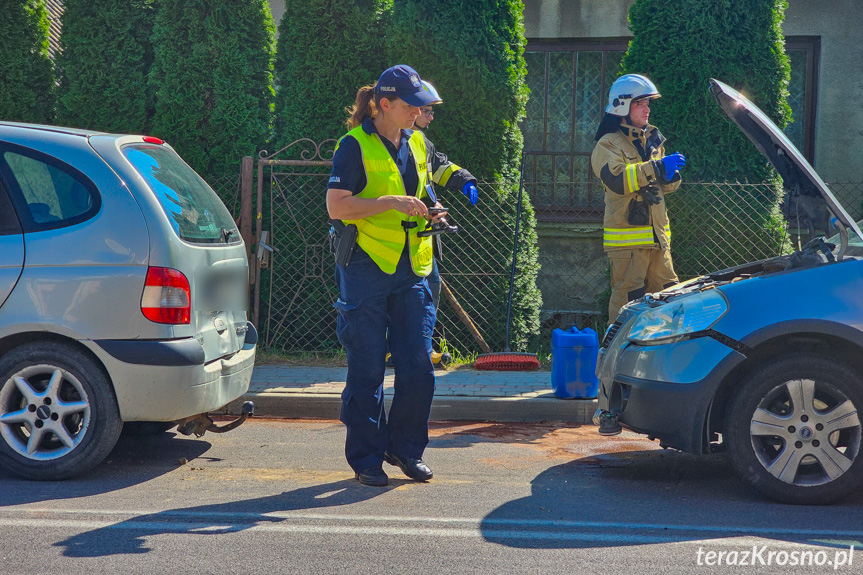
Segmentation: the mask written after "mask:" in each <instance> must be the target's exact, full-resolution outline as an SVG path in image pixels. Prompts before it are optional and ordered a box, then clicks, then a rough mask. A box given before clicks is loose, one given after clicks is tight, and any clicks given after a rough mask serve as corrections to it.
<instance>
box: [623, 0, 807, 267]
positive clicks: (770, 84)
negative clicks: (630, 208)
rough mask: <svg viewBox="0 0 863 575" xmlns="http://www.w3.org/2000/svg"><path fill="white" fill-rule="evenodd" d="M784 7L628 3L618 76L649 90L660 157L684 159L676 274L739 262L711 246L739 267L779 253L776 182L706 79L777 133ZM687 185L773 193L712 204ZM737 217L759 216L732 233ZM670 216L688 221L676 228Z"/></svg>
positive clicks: (675, 199)
mask: <svg viewBox="0 0 863 575" xmlns="http://www.w3.org/2000/svg"><path fill="white" fill-rule="evenodd" d="M786 6H787V2H786V0H726V1H725V2H716V1H715V0H688V1H687V2H679V1H677V0H636V2H635V3H634V4H633V5H632V7H631V8H630V12H629V21H630V27H631V29H632V33H633V40H632V41H631V42H630V45H629V51H628V52H627V53H626V56H625V57H624V59H623V68H624V71H625V72H627V73H639V74H645V75H646V76H648V77H649V78H650V79H651V80H653V81H654V82H655V83H656V85H657V87H658V88H659V91H660V92H661V93H662V99H661V100H658V101H657V102H656V103H655V104H654V105H653V106H652V107H651V108H652V113H651V118H650V122H651V124H655V125H657V126H659V128H660V130H661V131H662V133H663V134H664V135H665V136H666V137H667V138H668V140H669V144H668V146H667V147H670V149H668V150H667V151H668V153H671V152H673V151H675V150H680V151H681V152H682V153H684V154H685V155H686V158H687V161H686V168H685V169H684V171H683V172H682V175H683V178H684V184H683V185H682V186H681V191H680V192H679V193H677V194H674V195H673V196H671V197H669V209H670V212H671V219H672V223H671V225H672V230H673V233H674V240H673V242H672V249H673V252H674V258H675V267H676V268H677V271H678V274H679V275H681V276H692V275H696V274H698V273H704V272H706V271H711V270H713V269H718V268H721V267H725V266H729V265H732V264H736V263H743V262H742V261H726V259H724V257H723V255H722V254H720V253H716V252H715V251H712V250H710V249H709V248H708V247H709V246H710V245H711V243H715V242H719V243H720V244H723V243H724V244H728V243H729V242H736V243H739V244H740V245H741V249H740V250H737V253H738V254H739V258H740V259H744V260H745V259H757V258H759V257H768V256H770V255H776V253H777V251H779V250H780V249H781V248H782V244H783V230H784V228H783V224H782V222H781V216H780V215H779V213H778V205H779V203H780V200H781V197H782V190H781V185H779V184H778V178H777V176H776V174H775V172H774V171H773V169H772V168H771V167H770V166H769V164H768V162H767V160H766V159H765V158H764V156H762V155H761V154H760V153H759V152H758V151H757V150H756V149H755V147H754V146H753V145H752V144H751V143H750V142H749V140H747V139H746V137H745V136H744V135H743V133H742V132H741V131H740V130H739V129H738V128H737V127H736V126H735V125H734V124H733V123H732V122H731V121H730V120H729V119H728V118H727V117H726V116H725V114H724V113H723V112H722V111H721V110H720V109H719V107H718V106H717V104H716V101H715V100H714V98H713V96H711V95H710V94H709V93H708V91H707V88H708V84H709V80H710V78H716V79H718V80H721V81H723V82H725V83H726V84H729V85H730V86H732V87H734V88H736V89H738V90H740V91H742V92H743V93H745V94H746V95H747V97H748V98H750V99H751V100H752V101H753V102H754V103H755V104H756V105H757V106H758V107H759V108H761V110H763V111H764V113H765V114H767V115H768V116H770V118H771V119H772V120H773V121H774V122H775V123H776V124H777V125H778V126H779V127H780V128H783V127H784V126H785V125H786V123H787V121H788V118H789V117H790V108H789V106H788V104H787V102H786V96H787V93H788V90H787V86H788V79H789V75H790V67H789V63H788V58H787V56H786V55H785V50H784V40H783V36H782V28H781V25H782V20H783V18H784V13H785V8H786ZM687 181H688V182H698V181H702V182H711V181H716V182H735V181H739V182H750V183H762V182H768V183H770V184H772V186H766V187H762V188H760V189H761V192H757V191H753V193H752V195H751V196H741V197H739V198H737V200H738V201H737V203H736V204H735V203H734V202H731V201H726V202H721V203H719V202H716V201H715V198H714V196H711V195H709V194H707V192H706V191H705V190H704V189H703V188H699V187H697V186H689V187H687V184H686V182H687ZM765 189H768V190H769V191H767V192H766V193H765V192H764V190H765ZM742 213H743V214H747V215H751V214H757V220H758V225H757V226H755V228H749V229H744V228H740V227H737V226H736V225H735V224H738V225H739V219H738V218H737V215H739V214H742ZM676 215H680V216H681V217H685V218H686V220H687V221H689V222H690V223H689V224H687V225H680V221H679V219H680V218H676V217H675V216H676ZM676 219H677V220H678V221H677V224H678V225H675V220H676ZM724 253H727V251H726V252H724Z"/></svg>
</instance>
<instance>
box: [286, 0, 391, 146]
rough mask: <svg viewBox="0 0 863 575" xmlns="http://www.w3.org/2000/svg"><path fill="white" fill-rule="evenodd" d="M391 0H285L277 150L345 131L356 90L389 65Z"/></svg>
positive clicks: (337, 135)
mask: <svg viewBox="0 0 863 575" xmlns="http://www.w3.org/2000/svg"><path fill="white" fill-rule="evenodd" d="M391 3H392V0H354V1H351V2H345V1H343V0H286V2H285V14H284V16H283V17H282V20H281V22H280V24H279V40H278V45H277V48H276V66H275V82H276V85H277V90H276V121H275V135H274V141H275V145H274V146H273V147H274V151H275V150H277V149H279V148H281V147H283V146H285V145H287V144H290V143H291V142H293V141H295V140H298V139H300V138H311V139H312V140H314V141H316V142H320V141H323V140H325V139H328V138H338V137H340V136H342V135H343V134H344V133H345V132H346V128H345V119H346V117H347V116H346V114H345V108H346V107H347V106H350V105H351V104H353V102H354V98H355V97H356V94H357V90H358V89H359V88H360V87H361V86H364V85H368V84H373V83H374V82H375V81H377V79H378V77H379V76H380V74H381V72H383V71H384V70H385V69H386V68H388V67H389V66H390V64H389V63H388V62H387V59H386V55H385V54H384V36H383V35H382V34H381V33H380V32H379V31H380V30H381V27H382V26H383V22H382V19H383V18H385V14H386V9H387V8H388V7H389V5H390V4H391Z"/></svg>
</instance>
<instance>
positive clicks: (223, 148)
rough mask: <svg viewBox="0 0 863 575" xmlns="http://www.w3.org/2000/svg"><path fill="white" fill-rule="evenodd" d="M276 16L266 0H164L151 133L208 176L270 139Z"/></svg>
mask: <svg viewBox="0 0 863 575" xmlns="http://www.w3.org/2000/svg"><path fill="white" fill-rule="evenodd" d="M274 35H275V24H274V23H273V18H272V15H271V14H270V6H269V3H268V2H267V0H160V1H159V3H158V10H157V14H156V23H155V26H154V28H153V45H154V50H155V61H154V64H153V68H152V70H151V73H150V82H151V86H152V87H153V89H154V90H155V97H156V111H155V115H154V117H153V127H152V133H153V135H155V136H158V137H160V138H163V139H165V140H166V141H168V142H169V143H170V144H171V145H173V146H174V147H175V148H176V149H177V150H178V152H179V153H180V154H181V155H182V156H183V158H184V159H185V160H186V161H187V162H189V164H190V165H191V166H192V167H193V168H194V169H195V170H197V171H198V172H199V173H200V174H201V175H202V176H203V177H205V178H207V179H213V178H218V177H221V176H224V175H226V174H231V173H237V172H238V171H239V163H240V159H241V158H242V157H243V156H247V155H252V154H254V153H255V151H256V150H257V149H259V148H261V147H262V146H263V145H264V144H265V143H266V141H267V138H268V136H269V133H270V126H271V120H270V119H271V115H272V100H273V78H272V70H273V55H274Z"/></svg>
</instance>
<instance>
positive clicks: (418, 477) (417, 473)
mask: <svg viewBox="0 0 863 575" xmlns="http://www.w3.org/2000/svg"><path fill="white" fill-rule="evenodd" d="M384 461H386V462H387V463H389V464H390V465H395V466H396V467H398V468H399V469H401V470H402V473H404V474H405V475H407V476H408V477H410V478H411V479H413V480H414V481H428V480H429V479H431V478H432V477H433V476H434V473H432V470H431V469H430V468H429V466H428V465H426V464H425V462H424V461H423V460H422V459H410V458H407V457H405V458H401V457H399V456H397V455H392V454H390V453H385V454H384Z"/></svg>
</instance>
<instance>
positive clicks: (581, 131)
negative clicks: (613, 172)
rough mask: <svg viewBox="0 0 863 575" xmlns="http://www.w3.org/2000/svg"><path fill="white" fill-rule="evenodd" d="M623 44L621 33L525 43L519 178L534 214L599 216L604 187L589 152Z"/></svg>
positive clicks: (555, 217) (552, 218) (572, 217)
mask: <svg viewBox="0 0 863 575" xmlns="http://www.w3.org/2000/svg"><path fill="white" fill-rule="evenodd" d="M625 51H626V41H625V40H620V41H614V42H608V43H567V44H545V43H530V42H529V43H528V45H527V50H526V52H525V60H526V61H527V83H528V87H529V88H530V99H529V100H528V103H527V117H526V118H525V120H524V122H523V124H522V131H523V134H524V149H525V154H526V161H525V174H524V181H525V190H527V191H528V193H529V194H530V196H531V199H532V200H533V204H534V206H535V207H536V210H537V217H538V218H539V219H540V220H544V221H601V220H602V210H603V190H602V186H601V184H600V183H599V182H598V180H596V178H595V177H594V176H593V173H592V171H591V169H590V153H591V152H592V151H593V146H594V143H595V142H594V141H593V136H594V134H595V133H596V128H597V126H598V125H599V121H600V120H601V119H602V111H603V107H604V103H605V97H606V96H605V95H606V94H607V93H608V89H609V87H610V86H611V83H612V82H613V81H614V80H615V78H617V76H618V75H619V74H620V61H621V59H622V58H623V54H624V53H625ZM595 180H596V181H595Z"/></svg>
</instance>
